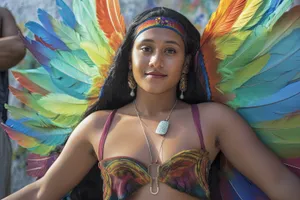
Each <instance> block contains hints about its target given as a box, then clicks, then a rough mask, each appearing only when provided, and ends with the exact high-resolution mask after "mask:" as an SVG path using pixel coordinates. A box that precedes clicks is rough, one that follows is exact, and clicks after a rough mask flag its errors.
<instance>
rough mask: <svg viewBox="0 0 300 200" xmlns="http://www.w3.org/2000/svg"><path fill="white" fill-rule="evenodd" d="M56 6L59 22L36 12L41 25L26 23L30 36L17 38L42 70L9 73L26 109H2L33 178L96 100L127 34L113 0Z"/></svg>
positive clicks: (115, 2) (16, 93) (78, 1)
mask: <svg viewBox="0 0 300 200" xmlns="http://www.w3.org/2000/svg"><path fill="white" fill-rule="evenodd" d="M56 4H57V7H58V12H59V14H60V18H61V21H58V20H57V19H55V18H53V17H52V16H51V15H49V14H48V13H47V12H46V11H44V10H41V9H39V10H38V17H39V20H40V24H39V23H36V22H28V23H27V24H26V27H27V28H28V29H29V30H30V31H31V32H32V33H33V37H31V38H30V37H23V36H21V38H22V40H23V41H24V43H25V45H26V46H27V48H28V50H29V51H30V52H31V53H32V55H33V56H34V57H35V58H36V59H37V61H38V62H39V63H40V64H41V66H40V67H38V68H36V69H28V70H14V71H13V75H14V76H15V78H16V80H18V81H19V82H20V83H21V85H22V86H23V87H24V88H25V90H23V91H20V90H18V89H15V88H13V87H10V90H11V92H12V93H13V94H14V95H15V96H16V97H17V98H18V99H19V100H20V101H21V102H23V103H24V104H25V105H26V106H27V108H26V109H21V108H15V107H11V106H8V105H6V108H7V109H8V111H9V112H10V113H11V114H12V119H10V120H8V121H7V122H6V125H5V124H3V125H2V127H3V128H4V129H5V130H6V132H7V133H8V135H9V136H10V137H11V138H12V139H13V140H16V141H17V142H18V144H19V145H21V146H23V147H25V148H27V149H28V150H29V151H31V152H32V153H33V154H32V155H30V157H29V159H28V174H29V175H32V176H36V177H41V176H42V175H43V174H44V173H45V172H46V170H47V169H48V168H49V166H50V165H51V164H52V163H53V162H54V160H55V159H56V158H57V155H58V153H59V152H60V151H61V147H62V146H63V145H64V143H65V142H66V140H67V138H68V137H69V135H70V133H71V132H72V129H73V128H74V127H75V126H76V125H77V124H78V122H79V121H80V120H81V117H82V114H83V113H84V112H85V111H86V110H87V108H88V107H89V106H90V105H92V104H93V103H94V102H95V101H96V100H97V99H98V98H99V94H100V90H101V87H102V85H103V84H104V79H105V78H106V76H107V73H108V70H109V66H110V64H111V62H112V58H113V56H114V54H115V50H116V49H117V48H118V46H119V45H120V44H121V41H122V39H123V37H124V34H125V24H124V20H123V17H122V15H121V13H120V6H119V3H118V1H116V0H113V1H108V0H97V1H94V0H85V1H82V0H74V1H73V10H72V9H71V8H69V7H68V6H67V5H66V4H65V2H64V1H63V0H56ZM104 17H105V18H104ZM103 19H105V20H103Z"/></svg>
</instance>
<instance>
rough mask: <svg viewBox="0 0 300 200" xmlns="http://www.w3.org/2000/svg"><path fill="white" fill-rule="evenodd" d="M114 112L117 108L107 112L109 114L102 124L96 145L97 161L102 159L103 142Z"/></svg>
mask: <svg viewBox="0 0 300 200" xmlns="http://www.w3.org/2000/svg"><path fill="white" fill-rule="evenodd" d="M116 112H117V110H114V111H112V112H111V113H110V114H109V116H108V117H107V120H106V122H105V124H104V127H103V130H102V134H101V136H100V141H99V146H98V155H99V161H101V160H102V159H103V150H104V143H105V140H106V137H107V135H108V132H109V128H110V126H111V124H112V121H113V119H114V116H115V114H116Z"/></svg>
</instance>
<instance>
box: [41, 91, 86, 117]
mask: <svg viewBox="0 0 300 200" xmlns="http://www.w3.org/2000/svg"><path fill="white" fill-rule="evenodd" d="M38 103H40V104H41V105H43V107H44V108H45V109H47V108H49V109H51V111H52V112H54V113H57V114H63V115H67V116H73V115H79V116H80V115H82V113H84V112H85V111H86V110H87V108H88V101H86V100H79V99H76V98H74V97H72V96H69V95H66V94H50V95H47V96H45V97H42V98H41V99H40V100H39V101H38Z"/></svg>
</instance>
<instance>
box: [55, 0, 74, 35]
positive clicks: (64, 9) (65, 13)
mask: <svg viewBox="0 0 300 200" xmlns="http://www.w3.org/2000/svg"><path fill="white" fill-rule="evenodd" d="M56 5H57V7H58V12H59V14H60V16H61V17H62V19H63V22H64V24H66V25H67V26H69V27H71V28H72V29H75V28H76V25H77V21H76V18H75V15H74V13H73V11H72V10H71V9H70V8H69V7H68V6H67V4H66V3H65V2H64V1H63V0H56Z"/></svg>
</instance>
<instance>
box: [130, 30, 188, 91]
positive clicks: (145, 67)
mask: <svg viewBox="0 0 300 200" xmlns="http://www.w3.org/2000/svg"><path fill="white" fill-rule="evenodd" d="M184 61H185V46H184V42H183V40H182V38H181V37H180V35H178V34H177V33H176V32H174V31H172V30H169V29H166V28H152V29H149V30H146V31H144V32H143V33H141V34H140V35H139V36H138V37H137V38H136V40H135V41H134V44H133V49H132V54H131V66H132V71H133V76H134V79H135V81H136V82H137V85H138V87H140V89H142V90H144V91H146V92H149V93H152V94H162V93H164V92H167V91H170V90H174V92H176V87H177V85H178V82H179V80H180V76H181V74H182V70H183V65H184Z"/></svg>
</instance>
